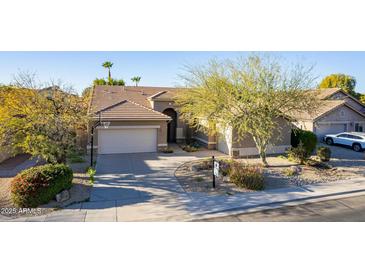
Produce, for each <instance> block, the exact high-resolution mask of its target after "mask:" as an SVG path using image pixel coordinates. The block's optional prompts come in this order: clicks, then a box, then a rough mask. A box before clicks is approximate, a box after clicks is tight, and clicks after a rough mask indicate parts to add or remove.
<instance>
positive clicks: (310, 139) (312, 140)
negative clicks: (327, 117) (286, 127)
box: [291, 129, 317, 156]
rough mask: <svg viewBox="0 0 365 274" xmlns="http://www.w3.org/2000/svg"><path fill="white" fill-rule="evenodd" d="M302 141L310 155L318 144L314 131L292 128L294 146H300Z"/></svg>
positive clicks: (292, 143)
mask: <svg viewBox="0 0 365 274" xmlns="http://www.w3.org/2000/svg"><path fill="white" fill-rule="evenodd" d="M301 142H302V143H303V146H304V148H305V150H306V151H307V153H308V154H309V156H310V155H311V154H312V153H313V151H314V150H315V148H316V146H317V136H316V135H315V134H314V133H313V132H311V131H308V130H302V129H295V130H292V133H291V145H292V147H298V146H299V144H300V143H301Z"/></svg>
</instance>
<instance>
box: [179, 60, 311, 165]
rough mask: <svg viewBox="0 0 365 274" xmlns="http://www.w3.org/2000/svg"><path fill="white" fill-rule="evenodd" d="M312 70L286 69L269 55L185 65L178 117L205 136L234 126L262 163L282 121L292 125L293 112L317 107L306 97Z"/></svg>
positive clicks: (309, 110) (300, 68) (297, 67)
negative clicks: (183, 85)
mask: <svg viewBox="0 0 365 274" xmlns="http://www.w3.org/2000/svg"><path fill="white" fill-rule="evenodd" d="M310 72H311V69H306V68H304V67H302V66H299V65H297V66H294V67H292V68H290V69H288V70H286V69H284V68H283V67H282V66H281V65H280V63H279V62H278V61H276V60H275V59H271V58H270V57H269V56H267V57H260V56H256V55H254V56H250V57H248V58H247V59H238V60H235V61H229V60H228V61H224V62H217V61H211V62H209V63H208V65H206V66H201V67H189V68H187V72H186V74H185V75H183V76H182V78H183V79H184V80H185V82H186V86H187V87H188V89H187V90H186V91H184V92H180V93H178V95H177V97H176V102H177V104H178V105H179V107H180V112H181V117H182V118H183V119H184V120H186V121H187V122H188V123H189V124H190V125H191V126H193V127H195V128H197V129H199V130H201V131H204V132H206V133H217V132H218V131H220V130H221V129H222V128H223V129H227V128H234V129H235V130H236V131H237V135H238V140H240V139H243V138H246V137H247V136H252V138H253V140H254V142H255V144H256V147H257V149H258V151H259V154H260V157H261V160H262V163H263V164H264V165H265V166H267V165H268V163H267V160H266V151H267V149H268V146H269V145H270V144H274V143H275V142H276V141H277V140H275V138H280V137H275V136H279V135H278V134H275V132H278V131H279V130H280V125H281V124H282V123H281V122H280V119H281V120H284V121H287V123H290V122H293V121H295V113H298V112H311V111H314V110H315V108H316V107H317V106H318V100H317V98H315V97H314V95H311V94H308V93H307V92H306V90H307V89H309V87H310V86H311V84H312V82H313V78H312V77H311V73H310Z"/></svg>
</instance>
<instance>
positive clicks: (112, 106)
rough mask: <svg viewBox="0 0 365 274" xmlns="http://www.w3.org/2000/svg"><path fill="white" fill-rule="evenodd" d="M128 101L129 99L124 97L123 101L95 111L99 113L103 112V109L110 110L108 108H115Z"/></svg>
mask: <svg viewBox="0 0 365 274" xmlns="http://www.w3.org/2000/svg"><path fill="white" fill-rule="evenodd" d="M127 101H128V100H126V99H123V100H122V101H120V102H118V103H115V104H113V105H110V106H107V107H105V108H102V109H99V110H98V111H97V112H95V113H99V112H102V111H105V110H108V109H111V108H114V107H116V106H118V105H121V104H123V103H125V102H127Z"/></svg>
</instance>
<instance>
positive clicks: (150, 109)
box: [126, 100, 171, 118]
mask: <svg viewBox="0 0 365 274" xmlns="http://www.w3.org/2000/svg"><path fill="white" fill-rule="evenodd" d="M126 101H128V102H130V103H132V104H135V105H136V106H139V107H142V108H144V109H146V110H149V111H152V112H155V113H157V114H160V115H162V116H166V117H168V118H171V117H170V116H168V115H166V114H163V113H162V112H159V111H156V110H154V109H152V108H148V107H145V106H142V105H140V104H138V103H136V102H133V101H132V100H126Z"/></svg>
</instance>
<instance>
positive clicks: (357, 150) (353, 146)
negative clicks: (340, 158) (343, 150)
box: [352, 144, 361, 152]
mask: <svg viewBox="0 0 365 274" xmlns="http://www.w3.org/2000/svg"><path fill="white" fill-rule="evenodd" d="M352 149H353V150H355V151H356V152H359V151H361V146H360V145H359V144H353V145H352Z"/></svg>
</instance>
